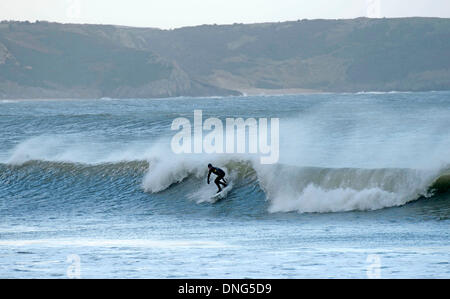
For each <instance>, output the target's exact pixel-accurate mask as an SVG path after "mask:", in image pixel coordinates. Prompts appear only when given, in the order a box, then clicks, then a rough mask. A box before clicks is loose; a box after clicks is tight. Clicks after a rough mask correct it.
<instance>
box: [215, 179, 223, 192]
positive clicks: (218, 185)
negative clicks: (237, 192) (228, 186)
mask: <svg viewBox="0 0 450 299" xmlns="http://www.w3.org/2000/svg"><path fill="white" fill-rule="evenodd" d="M214 183H216V186H217V188H219V191H217V193H219V192H220V191H222V188H221V187H220V183H221V181H220V177H217V178H216V179H215V180H214Z"/></svg>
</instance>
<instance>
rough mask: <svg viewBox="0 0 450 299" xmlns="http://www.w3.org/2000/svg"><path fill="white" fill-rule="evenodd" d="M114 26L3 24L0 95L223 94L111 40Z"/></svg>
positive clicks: (161, 60)
mask: <svg viewBox="0 0 450 299" xmlns="http://www.w3.org/2000/svg"><path fill="white" fill-rule="evenodd" d="M115 33H117V29H116V28H115V27H113V26H83V25H61V24H52V23H46V22H43V23H37V24H36V23H35V24H30V23H19V22H15V23H2V24H0V96H3V97H31V98H34V97H83V98H84V97H164V96H179V95H189V94H192V95H197V94H198V95H202V94H210V93H216V92H217V93H220V92H223V91H221V90H218V89H217V88H214V87H210V86H207V85H205V84H198V83H196V82H194V81H192V80H190V78H189V76H188V75H187V74H186V73H185V72H184V71H182V70H181V69H180V68H179V67H177V66H176V65H175V64H174V63H173V62H172V61H170V60H167V59H164V58H161V57H160V56H159V55H157V54H155V53H153V52H152V51H150V50H148V49H137V48H133V47H130V46H129V45H127V44H126V43H123V42H122V41H120V40H118V41H117V40H114V39H112V38H111V37H113V36H114V34H115Z"/></svg>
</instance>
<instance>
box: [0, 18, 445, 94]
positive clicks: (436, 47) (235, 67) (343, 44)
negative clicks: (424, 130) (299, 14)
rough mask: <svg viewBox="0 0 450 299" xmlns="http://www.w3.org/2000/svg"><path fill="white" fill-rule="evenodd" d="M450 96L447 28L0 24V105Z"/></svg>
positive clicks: (415, 23) (361, 22) (369, 22)
mask: <svg viewBox="0 0 450 299" xmlns="http://www.w3.org/2000/svg"><path fill="white" fill-rule="evenodd" d="M443 89H450V20H449V19H435V18H405V19H365V18H361V19H354V20H313V21H307V20H305V21H298V22H283V23H265V24H252V25H242V24H235V25H221V26H217V25H210V26H197V27H186V28H180V29H176V30H159V29H152V28H130V27H120V26H106V25H76V24H57V23H47V22H37V23H28V22H2V23H0V97H2V98H67V97H71V98H98V97H118V98H129V97H140V98H149V97H170V96H212V95H236V94H239V93H240V92H247V91H249V90H250V91H251V90H253V91H257V92H258V93H276V92H277V91H279V90H289V91H294V92H295V91H303V90H307V91H338V92H340V91H349V92H352V91H390V90H412V91H418V90H443Z"/></svg>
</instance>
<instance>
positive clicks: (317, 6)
mask: <svg viewBox="0 0 450 299" xmlns="http://www.w3.org/2000/svg"><path fill="white" fill-rule="evenodd" d="M361 16H367V17H411V16H424V17H425V16H426V17H443V18H449V17H450V0H0V19H1V20H20V21H25V20H28V21H31V22H34V21H36V20H46V21H55V22H63V23H91V24H116V25H127V26H138V27H158V28H165V29H167V28H177V27H183V26H193V25H201V24H232V23H257V22H278V21H289V20H298V19H317V18H322V19H342V18H346V19H347V18H356V17H361Z"/></svg>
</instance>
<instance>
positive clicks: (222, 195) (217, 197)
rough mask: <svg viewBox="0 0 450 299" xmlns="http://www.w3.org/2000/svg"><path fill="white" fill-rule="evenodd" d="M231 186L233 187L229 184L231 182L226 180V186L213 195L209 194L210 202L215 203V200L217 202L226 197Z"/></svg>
mask: <svg viewBox="0 0 450 299" xmlns="http://www.w3.org/2000/svg"><path fill="white" fill-rule="evenodd" d="M232 187H233V185H232V184H231V182H228V186H226V187H225V188H223V189H222V191H220V192H219V193H216V194H214V195H213V196H211V199H212V202H213V203H215V202H217V201H219V200H221V199H224V198H225V197H227V195H228V192H230V190H231V189H232Z"/></svg>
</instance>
